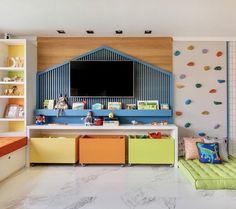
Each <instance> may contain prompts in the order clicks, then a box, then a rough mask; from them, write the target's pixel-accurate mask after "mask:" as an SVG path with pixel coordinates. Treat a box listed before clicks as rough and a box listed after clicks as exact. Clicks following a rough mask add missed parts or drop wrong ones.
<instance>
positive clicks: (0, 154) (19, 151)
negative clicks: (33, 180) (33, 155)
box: [0, 137, 27, 181]
mask: <svg viewBox="0 0 236 209" xmlns="http://www.w3.org/2000/svg"><path fill="white" fill-rule="evenodd" d="M26 145H27V138H26V137H0V181H2V180H4V179H6V178H7V177H8V176H10V175H11V174H13V173H15V172H16V171H18V170H20V169H21V168H23V167H25V164H26Z"/></svg>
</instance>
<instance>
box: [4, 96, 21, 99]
mask: <svg viewBox="0 0 236 209" xmlns="http://www.w3.org/2000/svg"><path fill="white" fill-rule="evenodd" d="M0 99H24V96H6V95H1V96H0Z"/></svg>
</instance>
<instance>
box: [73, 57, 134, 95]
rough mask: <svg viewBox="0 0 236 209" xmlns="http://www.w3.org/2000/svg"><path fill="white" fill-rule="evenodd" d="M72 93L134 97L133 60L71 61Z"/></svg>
mask: <svg viewBox="0 0 236 209" xmlns="http://www.w3.org/2000/svg"><path fill="white" fill-rule="evenodd" d="M70 95H71V96H88V97H133V96H134V69H133V62H132V61H71V62H70Z"/></svg>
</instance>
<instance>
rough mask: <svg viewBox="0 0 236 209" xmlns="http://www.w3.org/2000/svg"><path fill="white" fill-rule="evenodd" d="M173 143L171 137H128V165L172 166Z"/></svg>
mask: <svg viewBox="0 0 236 209" xmlns="http://www.w3.org/2000/svg"><path fill="white" fill-rule="evenodd" d="M174 156H175V143H174V139H173V138H172V137H162V138H161V139H150V138H146V139H144V138H139V137H135V138H134V137H131V136H129V146H128V162H129V164H174Z"/></svg>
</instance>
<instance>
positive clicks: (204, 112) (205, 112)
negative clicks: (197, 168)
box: [202, 111, 210, 115]
mask: <svg viewBox="0 0 236 209" xmlns="http://www.w3.org/2000/svg"><path fill="white" fill-rule="evenodd" d="M202 114H203V115H209V114H210V113H209V112H208V111H203V112H202Z"/></svg>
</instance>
